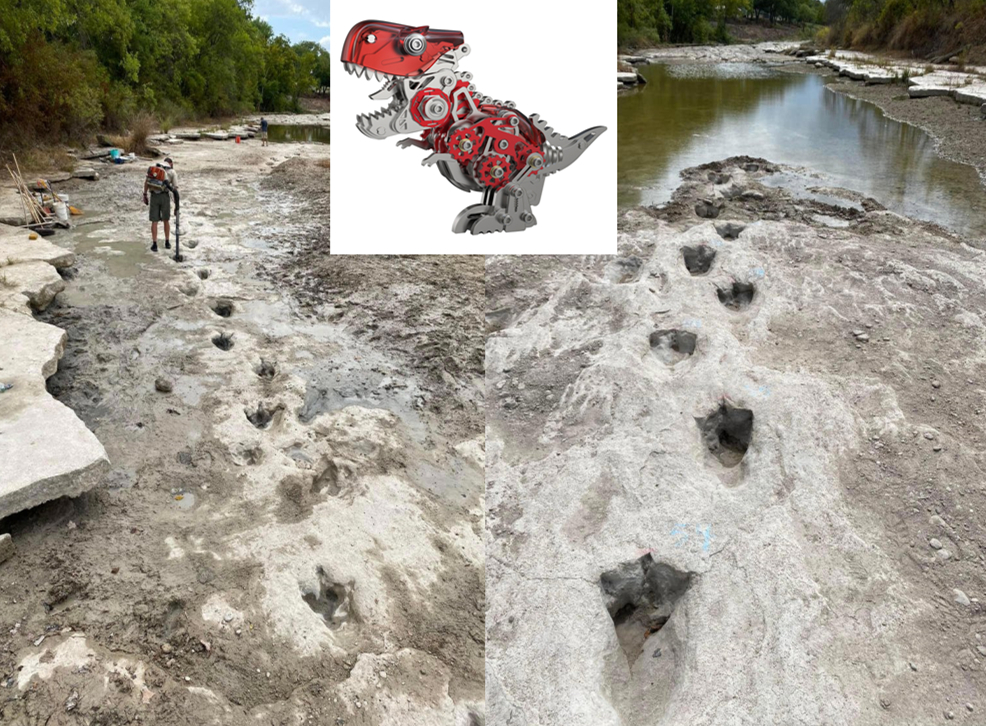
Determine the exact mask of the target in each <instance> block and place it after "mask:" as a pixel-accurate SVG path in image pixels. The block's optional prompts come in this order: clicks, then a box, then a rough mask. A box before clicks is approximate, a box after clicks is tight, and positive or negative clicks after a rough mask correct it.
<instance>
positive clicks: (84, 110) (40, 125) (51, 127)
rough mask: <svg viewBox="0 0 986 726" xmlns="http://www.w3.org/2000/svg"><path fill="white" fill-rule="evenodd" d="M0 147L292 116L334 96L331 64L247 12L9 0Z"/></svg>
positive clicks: (0, 71) (201, 3) (242, 2)
mask: <svg viewBox="0 0 986 726" xmlns="http://www.w3.org/2000/svg"><path fill="white" fill-rule="evenodd" d="M0 5H2V6H3V7H2V10H0V119H3V123H2V124H0V144H3V145H4V146H8V145H12V144H14V145H16V144H19V143H21V144H22V143H29V142H32V141H35V140H48V141H58V140H66V139H71V138H81V137H83V136H85V135H87V134H89V133H91V132H92V131H94V130H96V129H98V128H100V127H104V128H108V129H120V128H122V127H123V126H125V124H126V123H127V122H128V121H129V119H131V118H132V117H134V115H136V114H137V113H138V112H140V111H147V112H151V113H154V114H156V115H157V116H158V117H159V118H161V119H162V120H167V122H169V123H174V122H178V121H181V120H183V119H185V118H190V117H201V116H223V115H228V114H233V113H239V112H243V111H247V110H264V111H285V110H293V109H296V108H297V107H298V99H299V98H300V97H301V96H302V95H304V94H307V93H310V92H312V91H316V90H319V91H320V90H323V89H324V88H325V87H327V86H328V85H329V69H330V63H329V58H328V53H327V52H326V51H325V50H324V49H323V48H322V47H321V46H319V45H318V44H316V43H311V42H305V43H297V44H295V45H292V44H291V43H290V41H289V40H288V39H287V38H285V37H284V36H281V35H275V34H274V32H273V31H272V29H271V27H270V25H268V24H267V23H265V22H264V21H262V20H259V19H257V18H254V17H252V5H251V1H250V0H167V2H162V0H2V2H0Z"/></svg>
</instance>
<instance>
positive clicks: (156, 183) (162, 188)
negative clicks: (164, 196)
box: [147, 164, 171, 192]
mask: <svg viewBox="0 0 986 726" xmlns="http://www.w3.org/2000/svg"><path fill="white" fill-rule="evenodd" d="M166 171H167V167H164V166H161V165H160V164H155V165H154V166H149V167H147V188H148V189H150V190H151V191H152V192H166V191H168V190H169V189H170V188H171V185H170V184H168V175H167V174H166Z"/></svg>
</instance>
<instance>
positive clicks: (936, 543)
mask: <svg viewBox="0 0 986 726" xmlns="http://www.w3.org/2000/svg"><path fill="white" fill-rule="evenodd" d="M928 544H930V545H931V549H933V550H940V549H941V548H942V544H941V541H940V540H937V539H935V538H934V537H932V538H931V539H930V540H928Z"/></svg>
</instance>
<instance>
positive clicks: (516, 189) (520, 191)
mask: <svg viewBox="0 0 986 726" xmlns="http://www.w3.org/2000/svg"><path fill="white" fill-rule="evenodd" d="M510 194H511V196H512V197H513V198H514V199H520V198H521V197H522V196H524V190H523V189H521V188H520V187H514V188H513V190H512V191H511V192H510Z"/></svg>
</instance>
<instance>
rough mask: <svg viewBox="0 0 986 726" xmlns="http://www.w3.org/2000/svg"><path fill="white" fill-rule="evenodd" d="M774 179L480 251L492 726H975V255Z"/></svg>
mask: <svg viewBox="0 0 986 726" xmlns="http://www.w3.org/2000/svg"><path fill="white" fill-rule="evenodd" d="M778 172H784V173H785V174H787V175H799V174H804V172H803V171H798V170H793V169H781V168H779V167H776V166H775V165H773V164H771V163H769V162H768V161H765V160H762V159H751V158H735V159H729V160H726V161H722V162H716V163H712V164H708V165H704V166H701V167H697V168H692V169H688V170H686V171H685V172H683V174H682V183H681V186H680V187H679V189H678V190H677V191H676V192H675V194H674V196H673V198H672V200H671V201H670V202H669V203H668V204H667V205H665V206H663V207H661V208H659V209H636V210H632V211H629V212H626V213H625V214H623V215H621V217H620V220H619V227H620V233H619V254H618V256H616V257H541V258H526V259H523V260H522V261H521V260H517V259H514V258H505V257H494V258H489V260H488V262H487V306H488V307H487V309H488V313H487V320H488V329H489V331H490V337H489V339H488V341H487V347H486V360H487V384H488V390H489V391H490V396H489V401H488V416H487V446H488V456H489V463H488V467H487V497H488V507H489V510H488V512H489V513H488V521H487V526H488V531H487V538H488V540H487V557H488V563H489V582H488V593H489V610H488V612H487V618H486V628H487V638H488V646H489V655H488V661H487V684H488V695H489V698H490V702H489V714H490V721H491V722H493V723H497V724H500V723H504V724H505V723H516V724H527V725H528V726H535V725H540V726H549V725H551V726H553V725H554V724H561V723H565V724H571V725H572V726H658V725H659V724H667V725H668V726H671V725H672V724H675V725H677V724H685V723H687V724H696V725H698V724H708V725H709V726H724V725H729V724H736V725H737V726H738V725H739V724H750V723H771V724H794V723H802V724H819V723H826V724H845V725H847V726H848V725H849V724H852V725H854V726H860V725H869V724H886V725H887V726H890V725H892V724H901V723H909V724H911V723H913V724H934V723H946V722H951V721H954V722H956V723H965V724H977V723H982V718H983V716H982V714H983V713H984V712H986V699H984V697H983V694H986V606H984V602H986V577H984V576H983V571H984V570H983V564H984V562H986V544H984V543H986V491H984V489H983V486H982V482H983V479H984V473H986V472H984V470H986V458H984V454H983V452H984V443H986V388H984V386H983V381H984V380H986V345H984V340H986V336H984V329H986V322H984V318H983V311H984V310H986V283H984V280H986V252H984V251H982V250H979V249H975V248H973V247H970V246H968V245H966V244H964V243H963V241H962V240H961V239H958V238H956V237H954V236H953V235H951V234H949V233H947V232H945V231H943V230H941V229H939V228H936V227H934V226H933V225H929V224H924V223H920V222H915V221H913V220H908V219H905V218H903V217H900V216H898V215H895V214H892V213H889V212H887V211H885V210H884V209H883V208H882V207H881V206H880V205H879V204H878V203H876V202H875V201H874V200H872V199H867V198H863V197H861V196H860V195H858V194H856V193H853V192H848V191H845V190H839V189H829V188H816V185H817V183H818V182H817V181H816V182H814V183H813V182H812V181H811V178H810V177H806V179H805V184H804V185H801V186H797V185H796V186H795V187H794V191H793V192H791V191H788V190H786V189H785V188H778V187H776V186H774V185H772V184H771V178H772V177H774V176H775V175H776V174H777V173H778Z"/></svg>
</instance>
